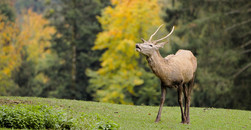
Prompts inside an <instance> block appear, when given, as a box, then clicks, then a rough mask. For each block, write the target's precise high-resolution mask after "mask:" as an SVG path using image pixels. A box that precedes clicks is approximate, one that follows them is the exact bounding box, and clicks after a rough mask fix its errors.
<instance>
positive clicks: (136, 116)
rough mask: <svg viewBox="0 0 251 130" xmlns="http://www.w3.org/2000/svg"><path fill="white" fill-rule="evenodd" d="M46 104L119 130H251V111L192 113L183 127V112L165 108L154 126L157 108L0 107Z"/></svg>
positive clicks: (71, 103) (21, 100) (10, 100)
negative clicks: (114, 125) (97, 118)
mask: <svg viewBox="0 0 251 130" xmlns="http://www.w3.org/2000/svg"><path fill="white" fill-rule="evenodd" d="M4 104H6V105H8V104H11V105H15V104H33V105H39V104H47V105H51V106H53V107H55V108H60V109H61V108H63V109H65V110H66V111H67V112H69V113H70V114H72V116H73V117H74V116H76V117H77V116H78V114H79V113H86V114H95V113H98V114H99V115H102V116H104V117H106V118H107V119H110V120H113V121H114V122H116V123H118V124H119V125H120V129H126V130H128V129H132V130H146V129H149V130H152V129H165V130H166V129H251V111H243V110H229V109H216V108H194V107H192V108H191V109H190V118H191V119H190V120H191V123H190V124H189V125H187V124H185V125H184V124H180V121H181V117H180V108H179V107H164V108H163V112H162V120H161V121H160V122H159V123H154V120H155V117H156V115H157V111H158V106H133V105H118V104H109V103H99V102H87V101H77V100H65V99H52V98H35V97H0V105H4Z"/></svg>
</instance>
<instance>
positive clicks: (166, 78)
mask: <svg viewBox="0 0 251 130" xmlns="http://www.w3.org/2000/svg"><path fill="white" fill-rule="evenodd" d="M161 26H162V25H161ZM161 26H160V27H161ZM160 27H159V28H158V29H157V30H156V31H155V32H154V33H153V34H152V35H151V37H150V38H149V40H148V41H146V40H144V39H142V41H143V42H144V43H141V44H136V51H138V52H140V53H141V54H143V55H144V56H146V60H147V61H148V64H149V66H150V68H151V69H152V71H153V73H154V74H155V75H156V76H157V77H158V78H159V79H160V81H161V100H160V107H159V112H158V115H157V117H156V120H155V122H159V121H160V118H161V111H162V107H163V104H164V101H165V97H166V88H177V92H178V102H179V105H180V109H181V119H182V122H181V123H183V124H184V123H187V124H189V123H190V118H189V107H190V99H191V98H190V96H191V92H192V88H193V83H194V77H195V71H196V68H197V60H196V57H195V56H194V55H193V53H192V52H191V51H189V50H178V51H177V52H176V54H175V55H173V54H171V55H168V56H167V57H165V58H163V57H162V56H161V55H160V53H159V48H161V47H163V46H164V45H165V44H166V43H167V42H161V43H158V42H160V41H162V40H164V39H166V38H167V37H168V36H170V35H171V34H172V32H173V30H174V27H173V28H172V31H171V32H170V33H169V34H168V35H167V36H165V37H163V38H161V39H158V40H155V41H152V38H153V36H154V35H155V34H156V33H157V32H158V30H159V29H160ZM157 43H158V44H157ZM182 92H183V93H184V98H185V109H184V111H183V103H182V102H183V100H182V99H183V98H182Z"/></svg>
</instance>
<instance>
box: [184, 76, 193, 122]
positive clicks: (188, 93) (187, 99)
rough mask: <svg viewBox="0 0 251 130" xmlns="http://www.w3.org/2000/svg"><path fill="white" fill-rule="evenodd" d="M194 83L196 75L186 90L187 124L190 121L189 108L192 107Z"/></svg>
mask: <svg viewBox="0 0 251 130" xmlns="http://www.w3.org/2000/svg"><path fill="white" fill-rule="evenodd" d="M193 85H194V77H193V79H192V80H191V81H190V82H188V84H187V86H186V89H185V90H186V96H185V100H186V102H185V105H186V123H187V124H189V123H190V116H189V108H190V103H191V93H192V89H193Z"/></svg>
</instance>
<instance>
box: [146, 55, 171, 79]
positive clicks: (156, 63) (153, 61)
mask: <svg viewBox="0 0 251 130" xmlns="http://www.w3.org/2000/svg"><path fill="white" fill-rule="evenodd" d="M146 59H147V61H148V64H149V66H150V68H151V69H152V71H153V73H154V74H155V75H156V76H158V77H159V78H160V77H162V75H163V72H164V69H163V66H164V64H165V62H166V61H165V59H164V58H163V57H162V56H161V55H160V53H159V51H156V52H155V53H154V54H153V55H151V56H149V57H147V58H146Z"/></svg>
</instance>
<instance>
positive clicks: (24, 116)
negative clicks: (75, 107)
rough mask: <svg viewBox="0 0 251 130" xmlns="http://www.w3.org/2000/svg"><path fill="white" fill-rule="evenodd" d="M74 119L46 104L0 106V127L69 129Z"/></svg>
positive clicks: (72, 125)
mask: <svg viewBox="0 0 251 130" xmlns="http://www.w3.org/2000/svg"><path fill="white" fill-rule="evenodd" d="M73 120H74V119H68V118H67V113H66V112H64V111H63V110H57V109H54V108H53V107H50V106H47V105H24V104H19V105H15V106H6V105H4V106H0V127H6V128H18V129H24V128H28V129H44V128H45V129H48V128H50V129H58V128H66V129H70V128H71V127H74V121H73Z"/></svg>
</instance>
